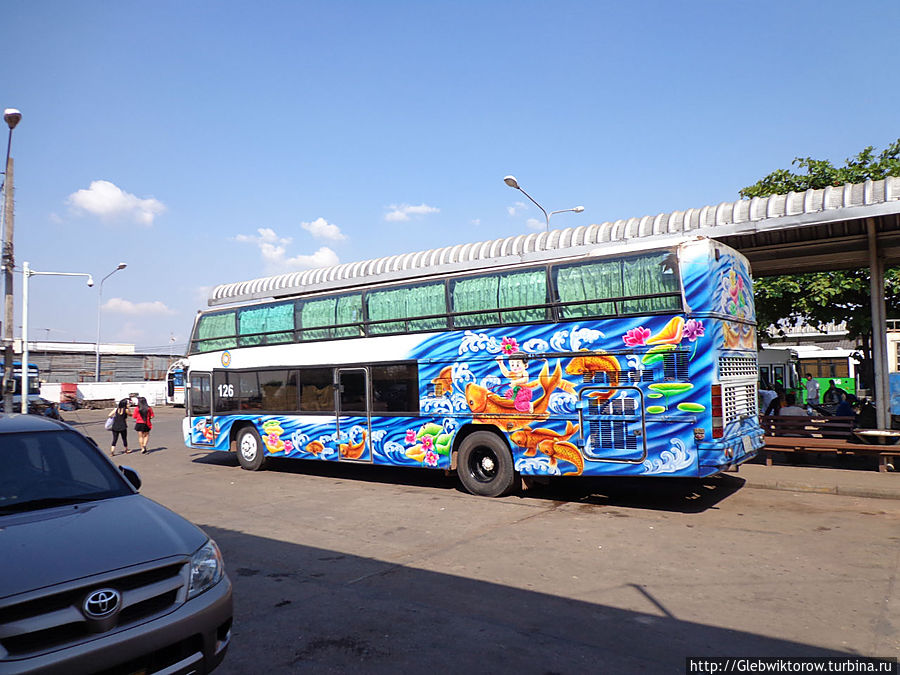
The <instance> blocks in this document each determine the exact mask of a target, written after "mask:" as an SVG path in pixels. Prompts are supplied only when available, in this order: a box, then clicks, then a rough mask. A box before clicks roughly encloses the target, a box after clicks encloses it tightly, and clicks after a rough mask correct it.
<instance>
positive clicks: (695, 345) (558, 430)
mask: <svg viewBox="0 0 900 675" xmlns="http://www.w3.org/2000/svg"><path fill="white" fill-rule="evenodd" d="M689 321H692V320H689ZM711 339H712V338H711V336H709V337H704V332H703V324H702V322H701V321H692V323H690V324H689V323H688V322H687V321H685V318H684V317H683V316H680V315H655V316H644V317H626V318H616V319H610V320H607V321H591V320H586V321H584V322H581V323H572V324H568V325H559V324H549V325H548V324H543V325H537V326H508V327H504V328H498V329H485V330H481V331H474V330H473V331H463V332H459V333H456V334H441V335H439V336H435V337H432V338H430V339H428V340H426V341H425V342H423V343H422V345H421V346H420V348H419V350H417V352H416V353H414V354H413V356H419V357H420V361H419V380H420V388H421V389H420V392H421V397H420V408H421V410H422V412H423V413H425V414H434V413H436V412H441V413H445V414H446V415H448V417H447V418H445V420H444V421H443V422H442V423H441V424H440V426H442V427H443V428H444V430H445V432H448V429H447V427H448V425H452V423H453V420H454V419H455V420H458V421H459V423H461V424H468V423H469V422H471V423H474V424H478V425H482V426H484V425H488V426H494V427H496V428H497V430H498V432H499V433H501V434H502V435H503V436H504V437H505V438H506V439H507V441H508V443H509V445H510V448H511V450H512V453H513V458H514V460H515V466H516V470H517V471H519V472H520V473H522V474H525V475H594V476H601V475H629V476H636V475H666V476H697V475H698V474H699V467H698V462H697V450H696V442H695V433H696V430H697V429H698V428H702V427H709V422H708V417H709V410H708V407H709V393H708V392H709V381H710V379H711V378H712V373H713V369H714V364H713V352H714V350H713V349H712V342H711ZM554 352H555V354H554ZM522 354H525V355H526V357H525V359H524V361H525V363H524V364H515V365H514V364H512V363H511V362H512V361H515V360H517V359H518V360H522V359H521V355H522ZM517 355H518V356H517ZM532 355H533V356H532ZM522 368H524V370H525V371H526V372H527V380H528V384H527V387H528V389H530V392H529V394H530V395H526V396H525V397H522V398H521V399H520V397H519V394H518V393H517V390H516V388H515V387H516V386H517V385H515V384H514V383H513V379H515V378H516V376H517V375H518V373H517V372H516V369H522ZM511 373H512V375H511ZM592 404H593V406H594V407H593V410H594V412H593V413H591V414H589V410H590V409H591V406H592ZM626 404H627V405H626ZM582 427H584V428H582Z"/></svg>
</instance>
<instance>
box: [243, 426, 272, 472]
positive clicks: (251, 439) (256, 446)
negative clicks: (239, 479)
mask: <svg viewBox="0 0 900 675" xmlns="http://www.w3.org/2000/svg"><path fill="white" fill-rule="evenodd" d="M236 440H237V456H238V462H240V465H241V468H242V469H246V470H247V471H259V470H260V469H262V468H263V465H264V464H265V462H266V451H265V448H264V447H263V444H262V439H260V437H259V434H258V433H256V429H254V428H253V427H244V428H243V429H241V430H240V431H238V433H237V439H236Z"/></svg>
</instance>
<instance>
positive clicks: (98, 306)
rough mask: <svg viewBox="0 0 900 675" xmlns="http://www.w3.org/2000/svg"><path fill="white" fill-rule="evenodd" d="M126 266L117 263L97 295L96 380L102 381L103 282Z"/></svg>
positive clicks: (101, 281) (101, 283) (101, 282)
mask: <svg viewBox="0 0 900 675" xmlns="http://www.w3.org/2000/svg"><path fill="white" fill-rule="evenodd" d="M126 267H128V265H126V264H125V263H123V262H120V263H119V264H118V265H116V269H114V270H113V271H112V272H110V273H109V274H107V275H106V276H105V277H103V278H102V279H101V280H100V293H99V295H98V297H97V360H96V362H95V368H94V382H99V381H100V310H101V307H102V305H103V282H104V281H106V280H107V279H109V278H110V277H111V276H112V275H113V274H115V273H116V272H118V271H119V270H124V269H125V268H126Z"/></svg>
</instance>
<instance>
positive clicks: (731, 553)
mask: <svg viewBox="0 0 900 675" xmlns="http://www.w3.org/2000/svg"><path fill="white" fill-rule="evenodd" d="M104 416H105V411H77V412H75V413H70V414H67V415H66V419H67V421H70V422H73V423H75V424H76V425H77V426H78V427H79V428H81V429H82V431H85V432H86V433H88V434H89V435H91V436H92V437H93V438H94V439H95V440H97V441H98V443H100V445H101V447H105V448H107V449H108V442H109V432H107V431H105V430H104V429H103V425H102V421H103V418H104ZM182 416H183V411H182V410H181V409H170V408H161V409H159V410H157V418H156V424H155V426H154V429H153V432H152V434H151V438H150V446H149V447H150V450H151V451H150V453H149V454H147V455H140V454H136V453H134V454H129V455H120V456H117V457H116V458H115V461H116V463H118V464H127V465H130V466H133V467H135V468H136V469H137V470H138V471H139V472H140V474H141V476H142V478H143V481H144V487H143V489H142V492H143V494H145V495H147V496H148V497H151V498H153V499H155V500H157V501H159V502H161V503H162V504H164V505H166V506H168V507H170V508H172V509H174V510H176V511H178V512H179V513H180V514H182V515H184V516H185V517H187V518H189V519H191V520H192V521H194V522H196V523H197V524H199V525H200V526H201V527H203V528H204V529H205V530H206V531H207V532H208V533H209V534H210V535H211V536H213V537H214V538H215V539H216V541H217V542H218V543H219V545H220V546H221V548H222V551H223V553H224V555H225V560H226V565H227V568H228V572H229V574H230V576H231V578H232V580H233V581H234V599H235V623H234V637H233V642H232V646H231V650H230V653H229V655H228V657H227V658H226V660H225V663H224V664H223V666H222V667H221V668H220V670H219V671H217V672H221V673H250V672H265V671H269V672H273V673H282V672H346V671H349V670H365V671H366V672H385V673H387V672H397V671H402V672H427V671H435V670H436V669H440V670H445V669H449V668H453V669H454V670H462V671H465V670H468V671H471V672H517V673H550V672H554V673H581V672H585V671H586V670H591V671H596V670H598V669H602V670H603V671H605V672H633V671H638V670H644V671H647V672H684V667H685V661H684V659H685V657H689V656H711V655H731V656H734V655H742V656H838V655H847V654H854V655H868V656H891V655H896V654H897V653H898V652H900V638H898V633H900V583H898V574H900V553H898V552H900V501H897V500H887V499H869V498H863V497H850V496H839V495H820V494H801V493H792V492H785V491H777V490H750V489H742V488H743V480H742V479H741V477H740V475H739V474H737V475H734V474H729V475H724V476H720V477H716V478H714V479H709V480H705V481H702V482H697V481H665V480H664V479H661V480H647V479H645V480H631V481H618V482H616V481H610V480H587V479H565V480H560V481H557V482H555V483H551V484H550V485H549V486H546V487H540V488H538V489H535V490H531V491H529V492H527V493H523V494H517V495H513V496H510V497H505V498H502V499H484V498H477V497H473V496H471V495H469V494H467V493H464V492H463V491H462V490H461V489H459V488H458V487H457V482H456V479H455V478H454V477H452V476H445V475H444V474H443V473H440V472H427V471H422V470H395V469H385V468H382V467H369V466H354V465H339V464H333V463H328V464H326V463H309V462H300V461H291V460H281V461H278V462H272V464H271V469H270V470H268V471H262V472H247V471H243V470H241V469H240V468H238V467H237V463H236V461H234V459H233V458H231V457H229V456H227V455H225V454H223V453H218V454H212V453H207V452H202V451H197V450H191V449H188V448H186V447H184V445H183V443H182V440H181V419H182ZM130 435H131V436H134V435H135V434H134V432H133V431H131V430H130ZM131 440H132V444H133V446H134V447H137V443H136V438H134V439H131ZM876 475H877V474H876Z"/></svg>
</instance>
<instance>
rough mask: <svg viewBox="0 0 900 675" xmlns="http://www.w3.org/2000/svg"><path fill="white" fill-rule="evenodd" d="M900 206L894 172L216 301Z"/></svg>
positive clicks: (383, 262)
mask: <svg viewBox="0 0 900 675" xmlns="http://www.w3.org/2000/svg"><path fill="white" fill-rule="evenodd" d="M898 212H900V178H887V179H885V180H879V181H866V182H865V183H857V184H847V185H844V186H841V187H826V188H825V189H822V190H807V191H806V192H790V193H788V194H783V195H772V196H770V197H762V198H760V197H754V198H753V199H739V200H737V201H734V202H722V203H721V204H717V205H714V206H704V207H702V208H699V209H687V210H686V211H673V212H671V213H661V214H659V215H656V216H644V217H642V218H629V219H627V220H617V221H615V222H605V223H600V224H595V225H582V226H579V227H570V228H565V229H562V230H551V231H550V232H540V233H538V232H534V233H531V234H522V235H518V236H514V237H506V238H504V239H493V240H490V241H482V242H477V243H471V244H456V245H455V246H445V247H443V248H435V249H430V250H427V251H419V252H416V253H404V254H400V255H393V256H388V257H385V258H377V259H374V260H363V261H360V262H352V263H344V264H342V265H334V266H332V267H321V268H318V269H312V270H305V271H302V272H290V273H286V274H278V275H275V276H270V277H263V278H260V279H252V280H250V281H241V282H236V283H230V284H221V285H219V286H216V287H215V288H213V289H212V291H211V293H210V296H209V305H210V306H215V305H222V304H227V303H235V302H246V301H249V300H256V299H260V298H269V297H285V296H290V295H297V294H300V293H309V292H318V291H326V290H336V289H340V288H349V287H353V286H358V285H361V284H365V283H370V282H372V281H375V280H378V281H402V280H404V279H413V278H416V277H421V276H430V275H434V274H443V273H450V272H460V271H466V270H475V269H479V268H483V267H487V266H492V265H503V264H514V263H519V262H529V261H534V262H537V261H541V260H552V259H557V258H567V257H573V256H578V255H587V254H590V253H592V252H595V251H594V249H593V247H595V246H598V245H603V246H604V250H606V249H607V247H608V246H609V245H611V244H620V245H621V244H629V245H636V246H641V247H645V246H652V245H657V244H659V245H663V244H664V242H665V240H667V239H672V238H673V237H679V238H682V237H690V236H699V235H702V236H708V237H733V236H736V235H747V234H755V233H757V232H765V231H770V230H775V229H780V228H785V229H786V228H797V227H803V226H805V225H818V224H822V223H827V222H833V221H840V220H849V219H858V218H866V217H872V216H876V215H884V214H894V213H898ZM642 245H643V246H642Z"/></svg>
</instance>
